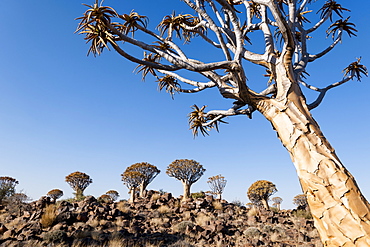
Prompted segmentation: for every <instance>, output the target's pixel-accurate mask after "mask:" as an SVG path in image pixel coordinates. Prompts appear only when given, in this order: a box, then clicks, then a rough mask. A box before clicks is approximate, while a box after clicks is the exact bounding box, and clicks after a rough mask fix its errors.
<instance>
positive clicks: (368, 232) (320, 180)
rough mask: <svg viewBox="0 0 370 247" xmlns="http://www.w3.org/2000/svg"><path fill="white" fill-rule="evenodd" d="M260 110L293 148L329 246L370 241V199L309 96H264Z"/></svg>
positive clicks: (300, 178) (300, 173)
mask: <svg viewBox="0 0 370 247" xmlns="http://www.w3.org/2000/svg"><path fill="white" fill-rule="evenodd" d="M257 109H258V110H259V111H260V112H261V113H262V114H263V115H264V116H265V117H266V118H267V119H268V120H269V121H270V122H271V124H272V125H273V127H274V129H275V130H276V131H277V134H278V137H279V139H280V140H281V142H282V144H283V145H284V146H285V148H286V149H287V150H288V152H289V153H290V156H291V159H292V161H293V163H294V165H295V167H296V170H297V173H298V177H299V180H300V183H301V186H302V189H303V192H304V193H305V194H306V196H307V201H308V204H309V207H310V210H311V213H312V216H313V218H314V221H315V226H316V228H317V230H318V231H319V234H320V236H321V239H322V241H323V243H324V245H325V246H333V247H338V246H370V214H369V213H370V206H369V203H368V202H367V201H366V199H365V198H364V197H363V196H362V194H361V192H360V190H359V188H358V186H357V184H356V181H355V179H354V177H353V176H352V175H351V174H350V173H349V172H348V171H347V169H346V168H345V167H344V166H343V165H342V163H341V162H340V160H339V158H338V157H337V155H336V154H335V151H334V149H333V148H332V147H331V145H330V144H329V142H328V141H327V140H326V139H325V137H324V136H323V134H322V132H321V130H320V128H319V126H318V125H317V123H316V121H315V120H314V119H313V118H312V116H311V114H310V113H309V110H308V108H307V106H306V103H305V100H304V98H303V97H301V96H297V94H296V93H295V92H292V93H291V94H290V95H289V96H288V98H287V100H286V101H285V103H281V102H278V101H277V100H273V99H269V100H267V101H265V100H261V101H259V103H258V104H257Z"/></svg>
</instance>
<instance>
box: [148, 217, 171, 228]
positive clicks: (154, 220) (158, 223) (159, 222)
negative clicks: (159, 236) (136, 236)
mask: <svg viewBox="0 0 370 247" xmlns="http://www.w3.org/2000/svg"><path fill="white" fill-rule="evenodd" d="M169 221H170V219H169V218H152V219H151V220H150V223H151V224H152V225H156V226H162V225H163V224H165V223H167V222H169Z"/></svg>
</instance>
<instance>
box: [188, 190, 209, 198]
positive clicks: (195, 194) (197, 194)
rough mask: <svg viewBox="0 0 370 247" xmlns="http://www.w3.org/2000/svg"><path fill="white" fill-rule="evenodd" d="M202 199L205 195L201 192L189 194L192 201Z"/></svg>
mask: <svg viewBox="0 0 370 247" xmlns="http://www.w3.org/2000/svg"><path fill="white" fill-rule="evenodd" d="M204 197H206V193H204V192H203V191H200V192H195V193H191V198H193V199H197V198H204Z"/></svg>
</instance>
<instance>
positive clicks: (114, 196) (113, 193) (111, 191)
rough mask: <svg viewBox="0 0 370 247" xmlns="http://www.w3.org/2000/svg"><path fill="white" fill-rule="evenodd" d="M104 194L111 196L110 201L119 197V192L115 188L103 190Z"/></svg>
mask: <svg viewBox="0 0 370 247" xmlns="http://www.w3.org/2000/svg"><path fill="white" fill-rule="evenodd" d="M105 194H106V195H108V196H110V197H111V198H112V201H115V200H117V199H118V197H119V193H118V192H117V191H115V190H108V191H107V192H105Z"/></svg>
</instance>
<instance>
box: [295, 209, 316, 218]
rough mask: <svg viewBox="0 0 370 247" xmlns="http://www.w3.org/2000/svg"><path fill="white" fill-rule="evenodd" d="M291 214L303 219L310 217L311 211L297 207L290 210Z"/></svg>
mask: <svg viewBox="0 0 370 247" xmlns="http://www.w3.org/2000/svg"><path fill="white" fill-rule="evenodd" d="M292 215H293V216H295V217H297V218H304V219H307V220H309V219H312V215H311V212H310V211H309V210H304V209H298V210H294V211H293V212H292Z"/></svg>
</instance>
